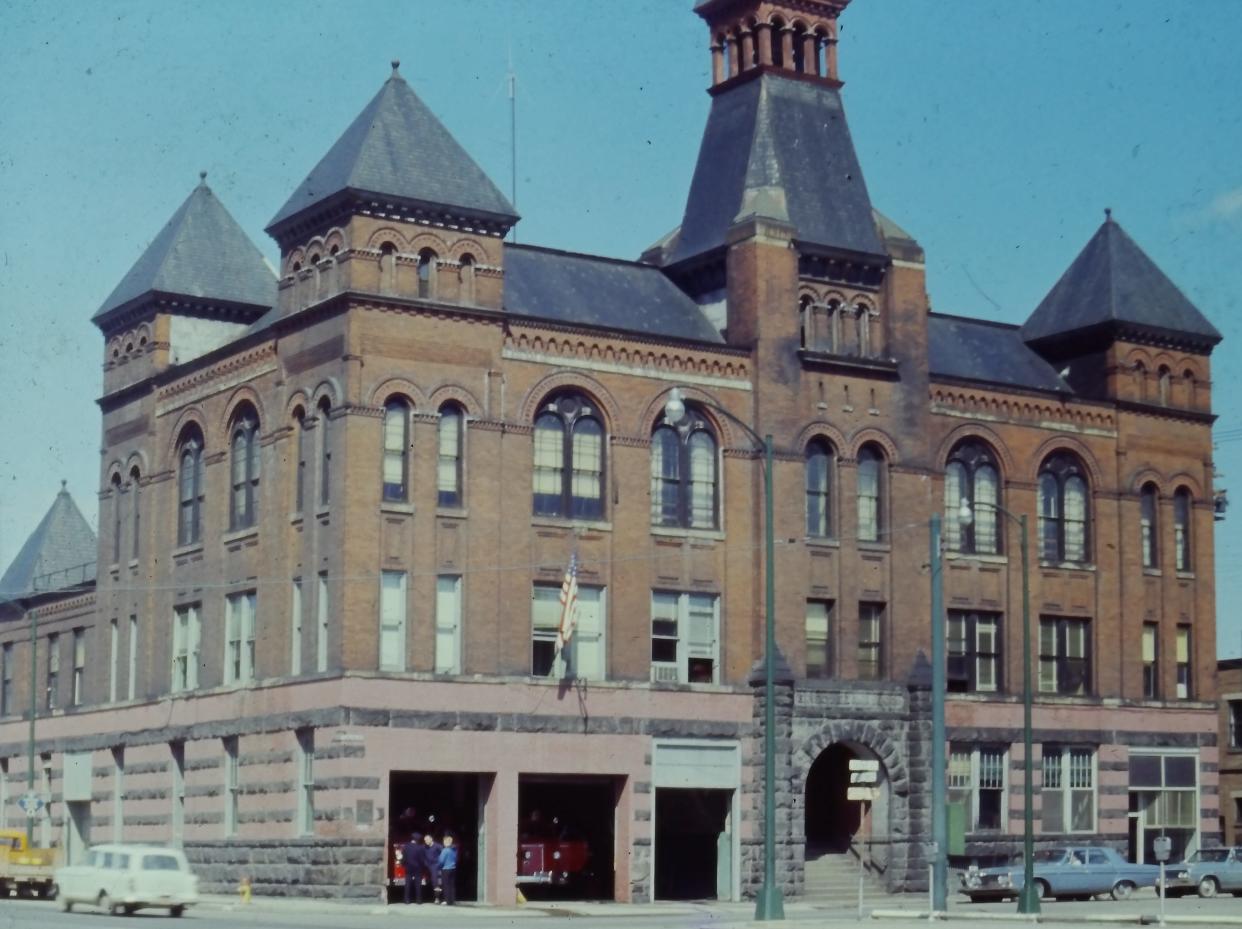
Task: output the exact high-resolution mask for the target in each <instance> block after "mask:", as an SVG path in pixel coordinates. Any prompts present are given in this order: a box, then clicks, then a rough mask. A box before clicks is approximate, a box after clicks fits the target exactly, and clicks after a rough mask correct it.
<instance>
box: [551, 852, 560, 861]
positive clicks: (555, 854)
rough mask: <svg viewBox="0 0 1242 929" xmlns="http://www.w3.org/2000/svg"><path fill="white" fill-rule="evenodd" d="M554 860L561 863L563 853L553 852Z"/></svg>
mask: <svg viewBox="0 0 1242 929" xmlns="http://www.w3.org/2000/svg"><path fill="white" fill-rule="evenodd" d="M552 860H553V861H560V860H561V853H560V852H553V853H552Z"/></svg>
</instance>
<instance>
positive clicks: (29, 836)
mask: <svg viewBox="0 0 1242 929" xmlns="http://www.w3.org/2000/svg"><path fill="white" fill-rule="evenodd" d="M35 614H36V611H35V610H34V609H31V610H30V742H29V745H28V747H27V751H26V796H27V797H28V798H29V797H30V796H32V795H33V794H34V785H35V775H34V772H35V716H36V715H37V714H38V712H39V695H38V688H37V687H36V686H35V674H36V672H37V671H38V667H39V666H38V655H39V626H38V619H37V617H36V615H35ZM26 802H30V801H29V800H27V801H26ZM33 845H34V814H33V813H31V812H30V811H27V812H26V847H27V848H30V847H32V846H33Z"/></svg>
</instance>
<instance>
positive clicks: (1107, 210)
mask: <svg viewBox="0 0 1242 929" xmlns="http://www.w3.org/2000/svg"><path fill="white" fill-rule="evenodd" d="M1112 221H1113V208H1112V207H1111V206H1106V207H1104V222H1106V223H1111V222H1112Z"/></svg>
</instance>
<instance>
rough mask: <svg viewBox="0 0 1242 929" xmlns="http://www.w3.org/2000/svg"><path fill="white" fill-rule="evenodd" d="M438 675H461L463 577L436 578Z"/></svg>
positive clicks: (441, 576)
mask: <svg viewBox="0 0 1242 929" xmlns="http://www.w3.org/2000/svg"><path fill="white" fill-rule="evenodd" d="M435 670H436V673H437V674H460V673H461V576H460V575H457V574H441V575H440V576H439V577H437V578H436V655H435Z"/></svg>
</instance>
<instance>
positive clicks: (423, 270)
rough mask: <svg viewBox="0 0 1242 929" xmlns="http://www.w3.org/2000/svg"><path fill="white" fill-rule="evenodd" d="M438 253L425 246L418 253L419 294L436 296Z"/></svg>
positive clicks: (421, 295)
mask: <svg viewBox="0 0 1242 929" xmlns="http://www.w3.org/2000/svg"><path fill="white" fill-rule="evenodd" d="M435 277H436V253H435V252H433V251H432V250H431V249H429V248H424V249H423V250H422V251H421V252H419V253H418V295H419V296H420V297H434V296H435V293H436V281H435Z"/></svg>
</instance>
